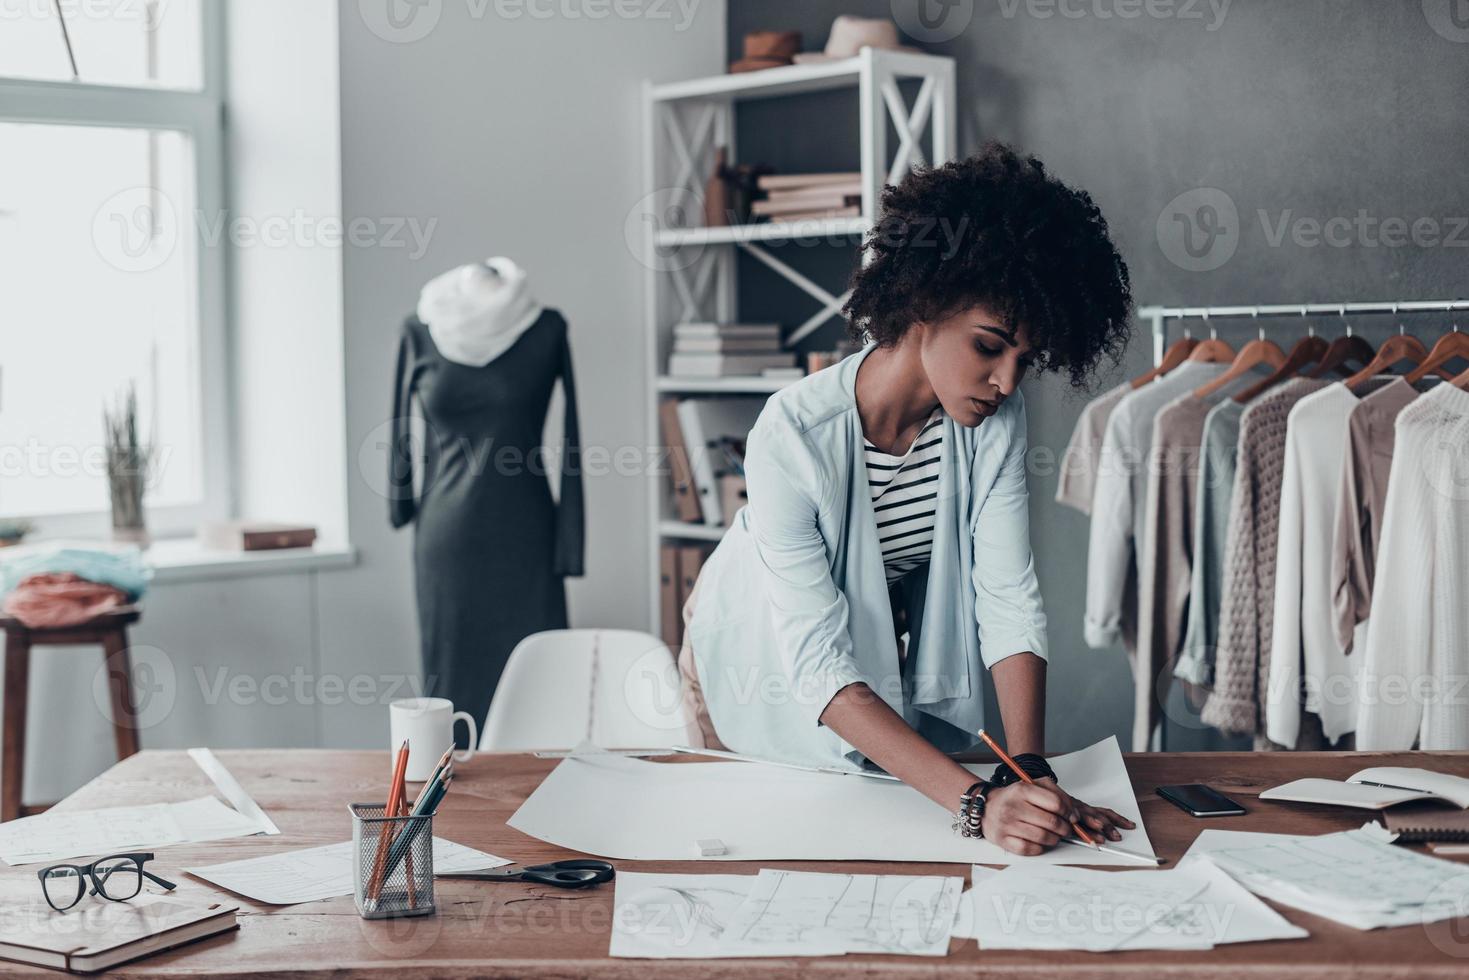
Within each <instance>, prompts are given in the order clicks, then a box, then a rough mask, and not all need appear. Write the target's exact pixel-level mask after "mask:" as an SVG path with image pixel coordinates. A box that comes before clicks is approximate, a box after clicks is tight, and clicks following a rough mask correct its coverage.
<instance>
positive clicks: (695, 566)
mask: <svg viewBox="0 0 1469 980" xmlns="http://www.w3.org/2000/svg"><path fill="white" fill-rule="evenodd" d="M707 557H708V552H707V551H706V550H705V549H704V548H703V547H701V546H700V545H697V544H686V545H680V546H679V547H678V594H677V595H676V596H674V603H673V607H674V609H676V610H679V611H680V612H681V611H682V610H683V604H684V603H685V602H687V601H688V598H689V594H690V593H692V592H693V591H694V583H695V582H697V581H698V579H699V569H701V568H703V567H704V559H705V558H707Z"/></svg>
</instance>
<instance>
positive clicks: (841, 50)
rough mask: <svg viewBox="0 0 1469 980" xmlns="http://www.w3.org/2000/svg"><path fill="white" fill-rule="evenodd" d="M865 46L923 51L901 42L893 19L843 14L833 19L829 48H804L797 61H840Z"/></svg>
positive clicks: (797, 62) (913, 51) (805, 62)
mask: <svg viewBox="0 0 1469 980" xmlns="http://www.w3.org/2000/svg"><path fill="white" fill-rule="evenodd" d="M863 48H886V49H888V50H889V51H907V52H909V53H910V54H922V53H923V51H922V49H920V48H915V47H911V46H909V45H906V44H900V43H898V28H897V27H896V26H895V25H894V24H893V22H892V21H890V20H883V19H882V18H880V17H853V16H851V15H850V14H842V15H841V16H840V17H838V18H837V19H836V20H834V21H832V22H831V35H830V36H829V37H828V38H827V39H826V50H824V51H807V52H803V53H801V54H798V55H796V56H795V61H796V64H798V65H814V64H819V63H821V62H823V61H838V60H840V59H842V58H851V57H855V56H856V54H857V53H858V52H859V51H861V50H862V49H863Z"/></svg>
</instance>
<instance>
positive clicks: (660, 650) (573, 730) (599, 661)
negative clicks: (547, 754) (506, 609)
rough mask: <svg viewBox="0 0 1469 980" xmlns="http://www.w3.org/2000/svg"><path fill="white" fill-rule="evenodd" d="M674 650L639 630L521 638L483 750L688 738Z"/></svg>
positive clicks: (683, 741)
mask: <svg viewBox="0 0 1469 980" xmlns="http://www.w3.org/2000/svg"><path fill="white" fill-rule="evenodd" d="M689 728H690V726H689V721H688V718H687V712H685V710H684V706H683V702H682V697H681V692H680V689H679V681H678V664H677V662H676V661H675V660H674V656H673V653H672V652H671V651H669V649H668V647H667V645H666V644H664V642H663V641H662V640H660V639H658V638H657V637H656V636H650V635H649V634H647V633H640V632H638V631H636V630H616V629H595V630H548V631H546V632H544V633H534V634H532V635H530V636H527V637H526V638H525V639H523V640H521V641H520V642H519V643H518V644H516V646H515V649H514V650H512V651H511V653H510V661H509V663H507V664H506V665H505V673H504V674H503V675H502V676H501V677H500V683H499V685H498V686H497V687H496V688H495V696H494V698H493V699H491V701H490V710H489V712H488V713H487V714H486V716H485V724H484V729H483V734H482V735H481V736H480V742H479V747H480V750H481V751H485V752H525V751H530V750H538V749H571V748H575V747H576V746H578V745H581V744H582V743H584V742H591V743H593V744H595V745H597V746H600V747H602V748H607V749H617V748H629V749H630V748H637V749H647V748H666V747H669V746H674V745H688V744H690V743H689Z"/></svg>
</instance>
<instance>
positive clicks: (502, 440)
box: [388, 258, 584, 718]
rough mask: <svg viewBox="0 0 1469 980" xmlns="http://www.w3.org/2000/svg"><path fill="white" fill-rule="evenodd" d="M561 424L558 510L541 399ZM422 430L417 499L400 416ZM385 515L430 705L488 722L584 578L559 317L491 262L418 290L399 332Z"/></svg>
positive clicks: (570, 396) (509, 267)
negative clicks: (404, 541)
mask: <svg viewBox="0 0 1469 980" xmlns="http://www.w3.org/2000/svg"><path fill="white" fill-rule="evenodd" d="M558 378H559V379H560V380H561V385H562V390H563V392H564V394H565V403H566V418H565V430H564V441H563V453H562V461H561V486H560V495H559V496H560V500H559V503H558V502H557V501H553V500H552V497H551V492H550V484H549V481H548V478H547V473H546V465H545V455H544V448H543V447H542V445H541V437H542V432H543V430H544V428H545V421H546V410H547V407H548V406H549V403H550V398H551V390H552V387H553V386H554V385H555V383H556V381H557V379H558ZM415 399H416V400H417V401H418V403H419V407H420V410H421V414H422V416H423V418H424V421H425V429H426V431H425V438H424V447H423V461H424V469H423V473H422V477H421V480H420V481H419V482H420V484H421V486H420V489H419V490H418V492H417V493H416V494H415V492H414V472H413V467H414V458H413V457H414V453H413V451H412V448H413V447H412V444H411V438H412V437H411V434H410V429H409V415H410V412H411V402H412V401H414V400H415ZM388 499H389V518H390V520H391V521H392V525H393V527H395V528H401V527H403V526H404V525H406V524H408V523H409V522H412V523H413V524H414V548H413V557H414V572H415V585H416V592H417V599H418V621H419V641H420V652H421V655H422V659H423V673H424V682H425V693H426V694H428V695H430V696H435V697H444V698H449V699H450V700H452V701H453V702H454V704H455V706H456V707H458V708H460V709H462V710H464V711H468V712H469V713H470V714H472V715H474V716H475V717H477V718H483V717H484V714H485V712H486V710H487V709H488V708H489V704H490V696H491V695H492V694H493V693H494V690H495V685H496V683H497V682H498V681H499V679H500V674H501V672H502V671H503V670H504V668H505V662H506V660H508V659H509V657H510V651H511V650H513V649H514V648H515V645H516V644H517V643H519V642H520V641H521V640H522V639H524V638H525V637H526V636H529V635H530V634H531V633H536V632H539V631H541V630H550V629H565V628H566V625H567V615H566V592H565V588H564V582H563V578H564V577H565V576H568V575H572V576H579V575H581V574H583V566H582V562H583V550H584V540H583V532H584V522H583V510H582V481H581V460H580V444H579V436H578V426H577V410H576V386H575V383H574V381H573V376H572V368H571V348H570V345H569V343H568V338H567V327H566V321H565V320H564V319H562V317H561V314H559V313H558V312H556V311H555V310H551V309H545V308H543V307H542V306H541V305H540V304H539V303H537V302H536V301H535V300H534V298H533V296H532V294H531V291H530V288H529V284H528V282H527V279H526V276H525V273H524V272H523V271H522V270H521V269H520V268H519V267H518V266H516V265H515V263H513V262H511V261H510V260H509V259H504V258H493V259H489V260H487V261H486V262H482V263H472V264H470V265H467V266H463V267H460V268H458V269H453V270H450V271H449V272H446V273H444V274H443V275H441V276H438V277H437V278H435V279H434V280H432V281H431V282H429V283H428V285H426V286H425V287H424V288H423V292H422V295H421V296H420V298H419V303H418V309H417V312H416V313H415V314H414V315H413V316H410V317H409V318H408V320H407V322H405V323H404V325H403V334H402V338H401V339H400V341H399V346H398V363H397V371H396V378H395V381H394V394H393V422H392V448H391V451H390V454H389V472H388Z"/></svg>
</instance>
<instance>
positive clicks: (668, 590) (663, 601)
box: [658, 544, 683, 652]
mask: <svg viewBox="0 0 1469 980" xmlns="http://www.w3.org/2000/svg"><path fill="white" fill-rule="evenodd" d="M679 591H680V588H679V580H678V547H677V546H676V545H671V544H665V545H660V546H659V548H658V611H659V614H660V615H659V621H660V622H661V623H662V633H663V642H664V643H666V644H668V646H669V648H671V649H672V650H674V651H675V652H676V651H677V650H678V647H679V644H680V643H681V642H682V641H683V637H682V636H681V633H682V632H683V618H682V616H681V615H680V614H681V613H682V611H683V603H681V602H679V601H678V594H679Z"/></svg>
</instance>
